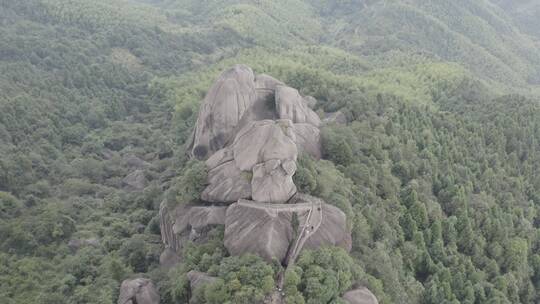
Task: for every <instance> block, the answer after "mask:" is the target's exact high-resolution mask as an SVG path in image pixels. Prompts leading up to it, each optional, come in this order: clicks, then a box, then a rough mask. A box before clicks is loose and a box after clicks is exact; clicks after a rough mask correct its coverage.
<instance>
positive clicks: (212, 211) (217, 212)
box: [173, 206, 227, 234]
mask: <svg viewBox="0 0 540 304" xmlns="http://www.w3.org/2000/svg"><path fill="white" fill-rule="evenodd" d="M178 209H180V208H177V211H176V220H175V222H174V225H173V231H174V232H175V233H177V234H178V233H181V232H182V231H185V230H187V229H188V228H193V229H202V228H204V227H207V226H211V225H224V224H225V214H226V210H227V207H222V206H187V207H186V208H181V209H182V210H181V211H180V210H178Z"/></svg>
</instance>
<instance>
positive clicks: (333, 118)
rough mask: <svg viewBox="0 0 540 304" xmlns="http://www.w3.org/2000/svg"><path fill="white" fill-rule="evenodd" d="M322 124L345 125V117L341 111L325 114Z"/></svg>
mask: <svg viewBox="0 0 540 304" xmlns="http://www.w3.org/2000/svg"><path fill="white" fill-rule="evenodd" d="M323 122H324V123H325V124H338V125H345V124H347V116H345V114H343V112H341V111H336V112H332V113H326V115H325V117H324V120H323Z"/></svg>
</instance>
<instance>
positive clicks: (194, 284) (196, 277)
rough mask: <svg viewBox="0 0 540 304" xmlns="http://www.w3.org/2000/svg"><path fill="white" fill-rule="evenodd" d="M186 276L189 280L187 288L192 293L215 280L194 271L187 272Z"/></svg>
mask: <svg viewBox="0 0 540 304" xmlns="http://www.w3.org/2000/svg"><path fill="white" fill-rule="evenodd" d="M186 276H187V278H188V280H189V286H190V288H191V291H192V292H193V291H194V290H195V289H197V288H199V287H202V286H204V285H207V284H212V283H214V282H215V281H216V280H217V278H216V277H212V276H209V275H208V274H206V273H204V272H199V271H195V270H192V271H190V272H188V273H187V274H186Z"/></svg>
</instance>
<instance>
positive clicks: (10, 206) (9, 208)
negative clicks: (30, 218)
mask: <svg viewBox="0 0 540 304" xmlns="http://www.w3.org/2000/svg"><path fill="white" fill-rule="evenodd" d="M22 207H23V206H22V203H21V202H20V201H19V200H18V199H17V198H16V197H14V196H13V195H11V194H9V193H7V192H0V219H8V218H12V217H15V216H17V215H19V213H20V212H21V210H22Z"/></svg>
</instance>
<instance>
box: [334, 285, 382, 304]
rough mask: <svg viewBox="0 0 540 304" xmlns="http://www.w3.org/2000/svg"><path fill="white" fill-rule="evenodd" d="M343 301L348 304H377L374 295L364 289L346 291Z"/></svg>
mask: <svg viewBox="0 0 540 304" xmlns="http://www.w3.org/2000/svg"><path fill="white" fill-rule="evenodd" d="M343 300H345V302H347V303H349V304H379V301H377V298H376V297H375V295H374V294H373V293H372V292H371V291H370V290H369V289H367V288H365V287H362V288H358V289H353V290H349V291H347V292H346V293H345V294H344V295H343Z"/></svg>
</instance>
